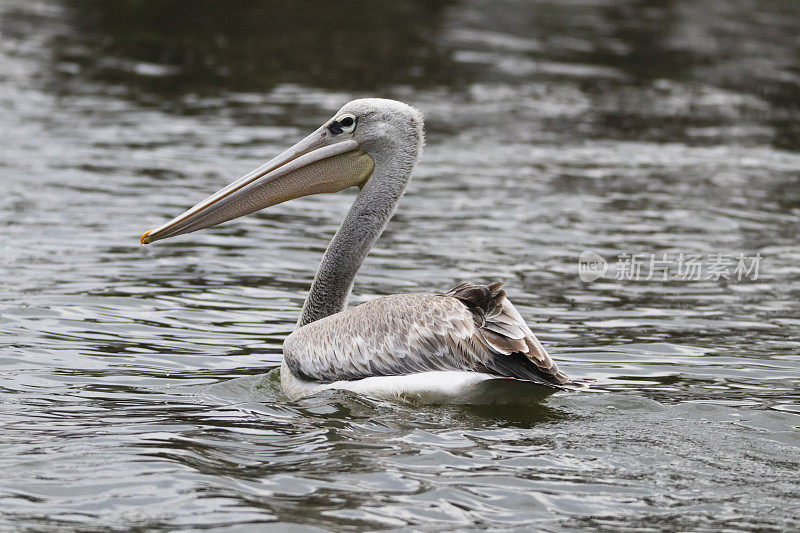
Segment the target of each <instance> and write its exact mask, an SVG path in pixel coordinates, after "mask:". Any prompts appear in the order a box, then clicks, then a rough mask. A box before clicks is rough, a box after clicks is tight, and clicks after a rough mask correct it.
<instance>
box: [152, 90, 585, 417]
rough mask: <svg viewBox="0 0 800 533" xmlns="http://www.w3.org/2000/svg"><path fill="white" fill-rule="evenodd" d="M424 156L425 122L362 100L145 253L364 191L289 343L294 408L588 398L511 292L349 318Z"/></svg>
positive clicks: (435, 298)
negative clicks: (335, 396) (578, 393)
mask: <svg viewBox="0 0 800 533" xmlns="http://www.w3.org/2000/svg"><path fill="white" fill-rule="evenodd" d="M423 144H424V133H423V120H422V114H421V113H420V112H419V111H418V110H416V109H414V108H413V107H411V106H409V105H407V104H404V103H402V102H397V101H394V100H385V99H380V98H364V99H359V100H353V101H351V102H349V103H347V104H346V105H344V107H342V108H341V109H340V110H339V112H338V113H336V115H334V117H333V118H332V119H330V120H328V121H327V122H325V123H324V124H323V125H322V126H320V127H319V128H318V129H317V130H316V131H314V132H313V133H312V134H311V135H309V136H308V137H306V138H305V139H303V140H301V141H300V142H298V143H297V144H295V145H294V146H293V147H291V148H289V149H288V150H286V151H285V152H283V153H281V154H280V155H278V156H277V157H275V158H274V159H272V160H270V161H268V162H267V163H265V164H264V165H262V166H260V167H258V168H257V169H255V170H253V171H252V172H250V173H248V174H246V175H245V176H243V177H242V178H240V179H238V180H236V181H235V182H233V183H231V184H230V185H228V186H227V187H224V188H223V189H221V190H220V191H218V192H216V193H215V194H213V195H211V196H209V197H208V198H206V199H205V200H203V201H202V202H200V203H198V204H197V205H195V206H194V207H192V208H191V209H189V210H188V211H186V212H184V213H183V214H181V215H179V216H177V217H176V218H174V219H172V220H170V221H169V222H167V223H166V224H164V225H163V226H160V227H158V228H156V229H152V230H150V231H147V232H146V233H145V234H144V235H142V237H141V243H142V244H148V243H151V242H154V241H158V240H161V239H166V238H169V237H175V236H176V235H182V234H184V233H190V232H193V231H197V230H199V229H203V228H207V227H209V226H214V225H216V224H220V223H222V222H225V221H228V220H232V219H234V218H238V217H241V216H244V215H247V214H250V213H253V212H255V211H259V210H261V209H264V208H267V207H270V206H273V205H276V204H280V203H282V202H286V201H288V200H291V199H293V198H299V197H302V196H307V195H311V194H319V193H334V192H338V191H341V190H344V189H347V188H349V187H358V188H359V189H360V191H359V193H358V196H357V197H356V199H355V201H354V202H353V205H352V207H351V208H350V211H349V212H348V213H347V216H346V218H345V219H344V222H342V224H341V226H340V227H339V229H338V230H337V232H336V234H335V235H334V237H333V239H332V240H331V242H330V244H329V245H328V248H327V249H326V251H325V253H324V255H323V257H322V262H321V264H320V266H319V269H318V270H317V273H316V276H315V277H314V281H313V282H312V284H311V289H310V291H309V293H308V297H307V298H306V301H305V303H304V304H303V309H302V312H301V314H300V318H299V320H298V321H297V326H296V328H295V330H294V331H293V332H292V333H291V334H290V335H289V336H288V337H287V338H286V340H285V341H284V343H283V362H282V365H281V370H280V377H281V387H282V389H283V391H284V392H285V393H286V395H287V396H288V397H289V398H290V399H293V400H294V399H298V398H302V397H306V396H309V395H312V394H315V393H318V392H320V391H323V390H327V389H347V390H350V391H354V392H356V393H360V394H365V395H369V396H373V397H378V398H389V399H401V400H402V399H412V400H415V401H418V402H421V403H466V404H511V403H530V402H535V401H538V400H540V399H542V398H544V397H546V396H548V395H549V394H552V393H553V392H555V391H557V390H561V389H573V388H580V387H584V386H586V380H571V379H570V378H568V377H567V376H566V375H565V374H564V373H563V372H560V371H559V370H558V366H556V364H555V362H554V361H553V360H552V359H551V358H550V356H549V355H548V353H547V351H546V350H545V348H544V346H542V344H541V343H540V342H539V340H538V339H537V338H536V336H535V335H534V334H533V332H532V331H531V329H530V328H529V327H528V325H527V324H526V323H525V320H523V318H522V316H520V313H519V312H518V311H517V309H516V308H515V307H514V306H513V305H512V304H511V302H510V301H509V300H508V298H506V293H505V291H504V290H503V289H502V283H493V284H490V285H476V284H472V283H462V284H460V285H458V286H456V287H454V288H452V289H450V290H449V291H447V292H445V293H443V294H395V295H391V296H384V297H381V298H377V299H375V300H372V301H369V302H367V303H364V304H362V305H358V306H355V307H351V308H347V300H348V297H349V295H350V291H351V289H352V286H353V279H354V278H355V276H356V273H357V272H358V269H359V267H360V266H361V263H362V262H363V260H364V258H365V257H366V256H367V254H368V253H369V251H370V249H371V248H372V246H373V245H374V244H375V242H376V241H377V240H378V238H379V237H380V235H381V233H382V232H383V230H384V228H385V227H386V225H387V223H388V222H389V219H390V218H391V217H392V215H393V214H394V211H395V208H396V207H397V204H398V202H399V201H400V198H401V197H402V196H403V194H404V192H405V190H406V187H407V186H408V183H409V180H410V179H411V175H412V173H413V171H414V168H415V166H416V165H417V162H418V160H419V158H420V155H421V151H422V146H423Z"/></svg>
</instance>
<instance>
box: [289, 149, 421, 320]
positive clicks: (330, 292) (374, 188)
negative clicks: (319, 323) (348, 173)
mask: <svg viewBox="0 0 800 533" xmlns="http://www.w3.org/2000/svg"><path fill="white" fill-rule="evenodd" d="M415 152H418V150H415ZM417 157H418V153H415V154H414V157H413V160H411V161H409V158H400V160H399V161H398V160H397V158H395V160H394V161H393V162H391V163H390V164H381V159H383V161H384V162H385V161H386V159H384V158H378V157H375V158H374V159H375V170H374V171H373V173H372V176H371V177H370V178H369V180H368V181H367V183H366V184H364V186H363V187H362V189H361V191H360V192H359V193H358V196H357V197H356V200H355V202H353V206H352V207H351V208H350V211H349V212H348V213H347V217H345V219H344V222H342V225H341V226H339V229H338V230H337V231H336V235H334V236H333V239H332V240H331V242H330V244H329V245H328V248H327V250H325V255H324V256H323V257H322V262H321V263H320V265H319V269H318V270H317V275H316V276H314V281H313V282H312V284H311V290H310V291H309V293H308V297H307V298H306V301H305V304H303V312H302V313H301V315H300V319H299V320H298V321H297V326H298V327H300V326H304V325H306V324H309V323H311V322H314V321H316V320H319V319H320V318H325V317H326V316H329V315H332V314H334V313H338V312H339V311H342V310H343V309H344V308H345V306H346V305H347V299H348V297H349V296H350V290H351V289H352V287H353V279H354V278H355V276H356V272H358V269H359V267H360V266H361V263H362V262H363V261H364V258H365V257H367V254H368V253H369V250H370V248H372V245H373V244H375V241H377V240H378V237H380V235H381V233H383V230H384V228H385V227H386V224H387V223H388V222H389V219H390V218H392V215H393V214H394V211H395V208H396V207H397V203H398V202H399V201H400V198H401V197H402V196H403V193H404V192H405V190H406V186H407V185H408V182H409V180H410V178H411V173H412V171H413V168H414V165H415V164H416V159H417Z"/></svg>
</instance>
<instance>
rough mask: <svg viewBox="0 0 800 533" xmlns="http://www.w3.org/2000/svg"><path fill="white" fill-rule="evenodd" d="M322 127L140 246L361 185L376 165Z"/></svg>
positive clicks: (354, 145)
mask: <svg viewBox="0 0 800 533" xmlns="http://www.w3.org/2000/svg"><path fill="white" fill-rule="evenodd" d="M330 137H331V135H330V133H329V132H328V130H327V129H326V128H325V127H324V126H323V127H321V128H319V129H318V130H317V131H315V132H314V133H312V134H311V135H309V136H308V137H306V138H305V139H303V140H302V141H300V142H299V143H297V144H295V145H294V146H292V147H291V148H289V149H288V150H286V151H285V152H283V153H282V154H280V155H279V156H277V157H276V158H274V159H272V160H270V161H268V162H267V163H265V164H263V165H261V166H260V167H258V168H257V169H255V170H253V171H252V172H249V173H248V174H246V175H245V176H243V177H241V178H239V179H238V180H236V181H234V182H233V183H231V184H230V185H228V186H227V187H225V188H223V189H221V190H219V191H217V192H216V193H214V194H212V195H211V196H209V197H208V198H206V199H205V200H203V201H202V202H200V203H199V204H197V205H195V206H194V207H192V208H191V209H189V210H188V211H186V212H185V213H183V214H182V215H179V216H177V217H175V218H173V219H172V220H170V221H169V222H167V223H166V224H164V225H163V226H161V227H158V228H156V229H152V230H150V231H147V232H145V234H144V235H142V238H141V242H142V244H149V243H151V242H153V241H157V240H160V239H166V238H168V237H174V236H175V235H181V234H184V233H190V232H192V231H197V230H199V229H203V228H207V227H209V226H215V225H217V224H220V223H222V222H225V221H228V220H232V219H234V218H239V217H241V216H244V215H248V214H250V213H253V212H255V211H258V210H260V209H264V208H265V207H269V206H272V205H276V204H279V203H282V202H286V201H288V200H291V199H293V198H299V197H301V196H308V195H310V194H318V193H326V192H337V191H341V190H342V189H346V188H348V187H352V186H354V185H358V186H361V185H363V184H364V182H365V181H366V180H367V179H368V178H369V176H370V175H371V174H372V170H373V169H374V168H375V163H374V161H373V160H372V158H371V157H370V156H369V155H367V153H366V152H364V151H363V150H361V149H360V147H359V144H358V142H357V141H355V140H354V139H352V138H345V139H343V140H338V139H336V140H334V139H331V138H330Z"/></svg>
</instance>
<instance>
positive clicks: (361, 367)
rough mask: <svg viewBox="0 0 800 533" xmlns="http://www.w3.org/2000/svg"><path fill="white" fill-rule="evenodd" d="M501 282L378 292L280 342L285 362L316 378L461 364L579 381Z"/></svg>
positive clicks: (557, 383) (564, 382) (555, 382)
mask: <svg viewBox="0 0 800 533" xmlns="http://www.w3.org/2000/svg"><path fill="white" fill-rule="evenodd" d="M501 285H502V284H501V283H495V284H493V285H489V286H481V285H472V284H468V283H465V284H462V285H459V286H458V287H455V288H454V289H452V290H451V291H449V292H447V293H446V294H439V295H433V294H398V295H392V296H385V297H382V298H378V299H375V300H373V301H370V302H367V303H365V304H362V305H359V306H357V307H353V308H350V309H347V310H345V311H342V312H340V313H336V314H334V315H331V316H328V317H326V318H323V319H321V320H318V321H316V322H312V323H310V324H308V325H305V326H303V327H301V328H298V329H297V330H295V331H294V332H293V333H292V334H291V335H289V337H288V338H287V339H286V341H285V342H284V344H283V352H284V361H285V364H286V368H287V369H288V370H289V371H291V372H292V373H293V374H294V375H295V376H296V377H297V378H299V379H301V380H306V381H314V382H319V383H331V382H334V381H342V380H351V381H352V380H359V379H364V378H369V377H374V376H404V375H411V374H419V373H423V372H433V371H462V372H463V371H466V372H476V373H484V374H490V375H495V376H504V377H510V378H517V379H524V380H528V381H533V382H536V383H540V384H543V385H548V386H551V387H555V388H565V387H570V386H575V385H580V384H579V383H577V382H571V381H570V380H569V378H568V377H567V376H566V375H564V374H563V373H562V372H560V371H559V370H558V367H557V366H556V364H555V363H554V362H553V360H552V359H551V358H550V356H549V355H548V354H547V351H546V350H545V349H544V347H543V346H542V345H541V343H540V342H539V341H538V339H536V337H535V336H534V335H533V333H532V332H531V330H530V328H528V326H527V325H526V324H525V322H524V320H523V319H522V317H521V316H520V314H519V312H518V311H517V310H516V308H515V307H514V306H513V305H512V304H511V302H509V300H508V299H507V298H506V296H505V291H503V290H502V289H501V288H500V287H501Z"/></svg>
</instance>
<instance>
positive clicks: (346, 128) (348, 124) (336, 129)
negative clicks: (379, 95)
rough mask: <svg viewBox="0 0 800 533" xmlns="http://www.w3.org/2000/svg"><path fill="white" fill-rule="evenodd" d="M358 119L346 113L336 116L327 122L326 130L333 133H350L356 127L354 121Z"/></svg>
mask: <svg viewBox="0 0 800 533" xmlns="http://www.w3.org/2000/svg"><path fill="white" fill-rule="evenodd" d="M357 122H358V119H356V117H355V116H353V115H350V114H347V115H342V116H340V117H336V118H335V119H333V121H331V123H330V124H328V131H329V132H331V133H332V134H334V135H339V134H340V133H351V132H352V131H353V130H354V129H356V123H357Z"/></svg>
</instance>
